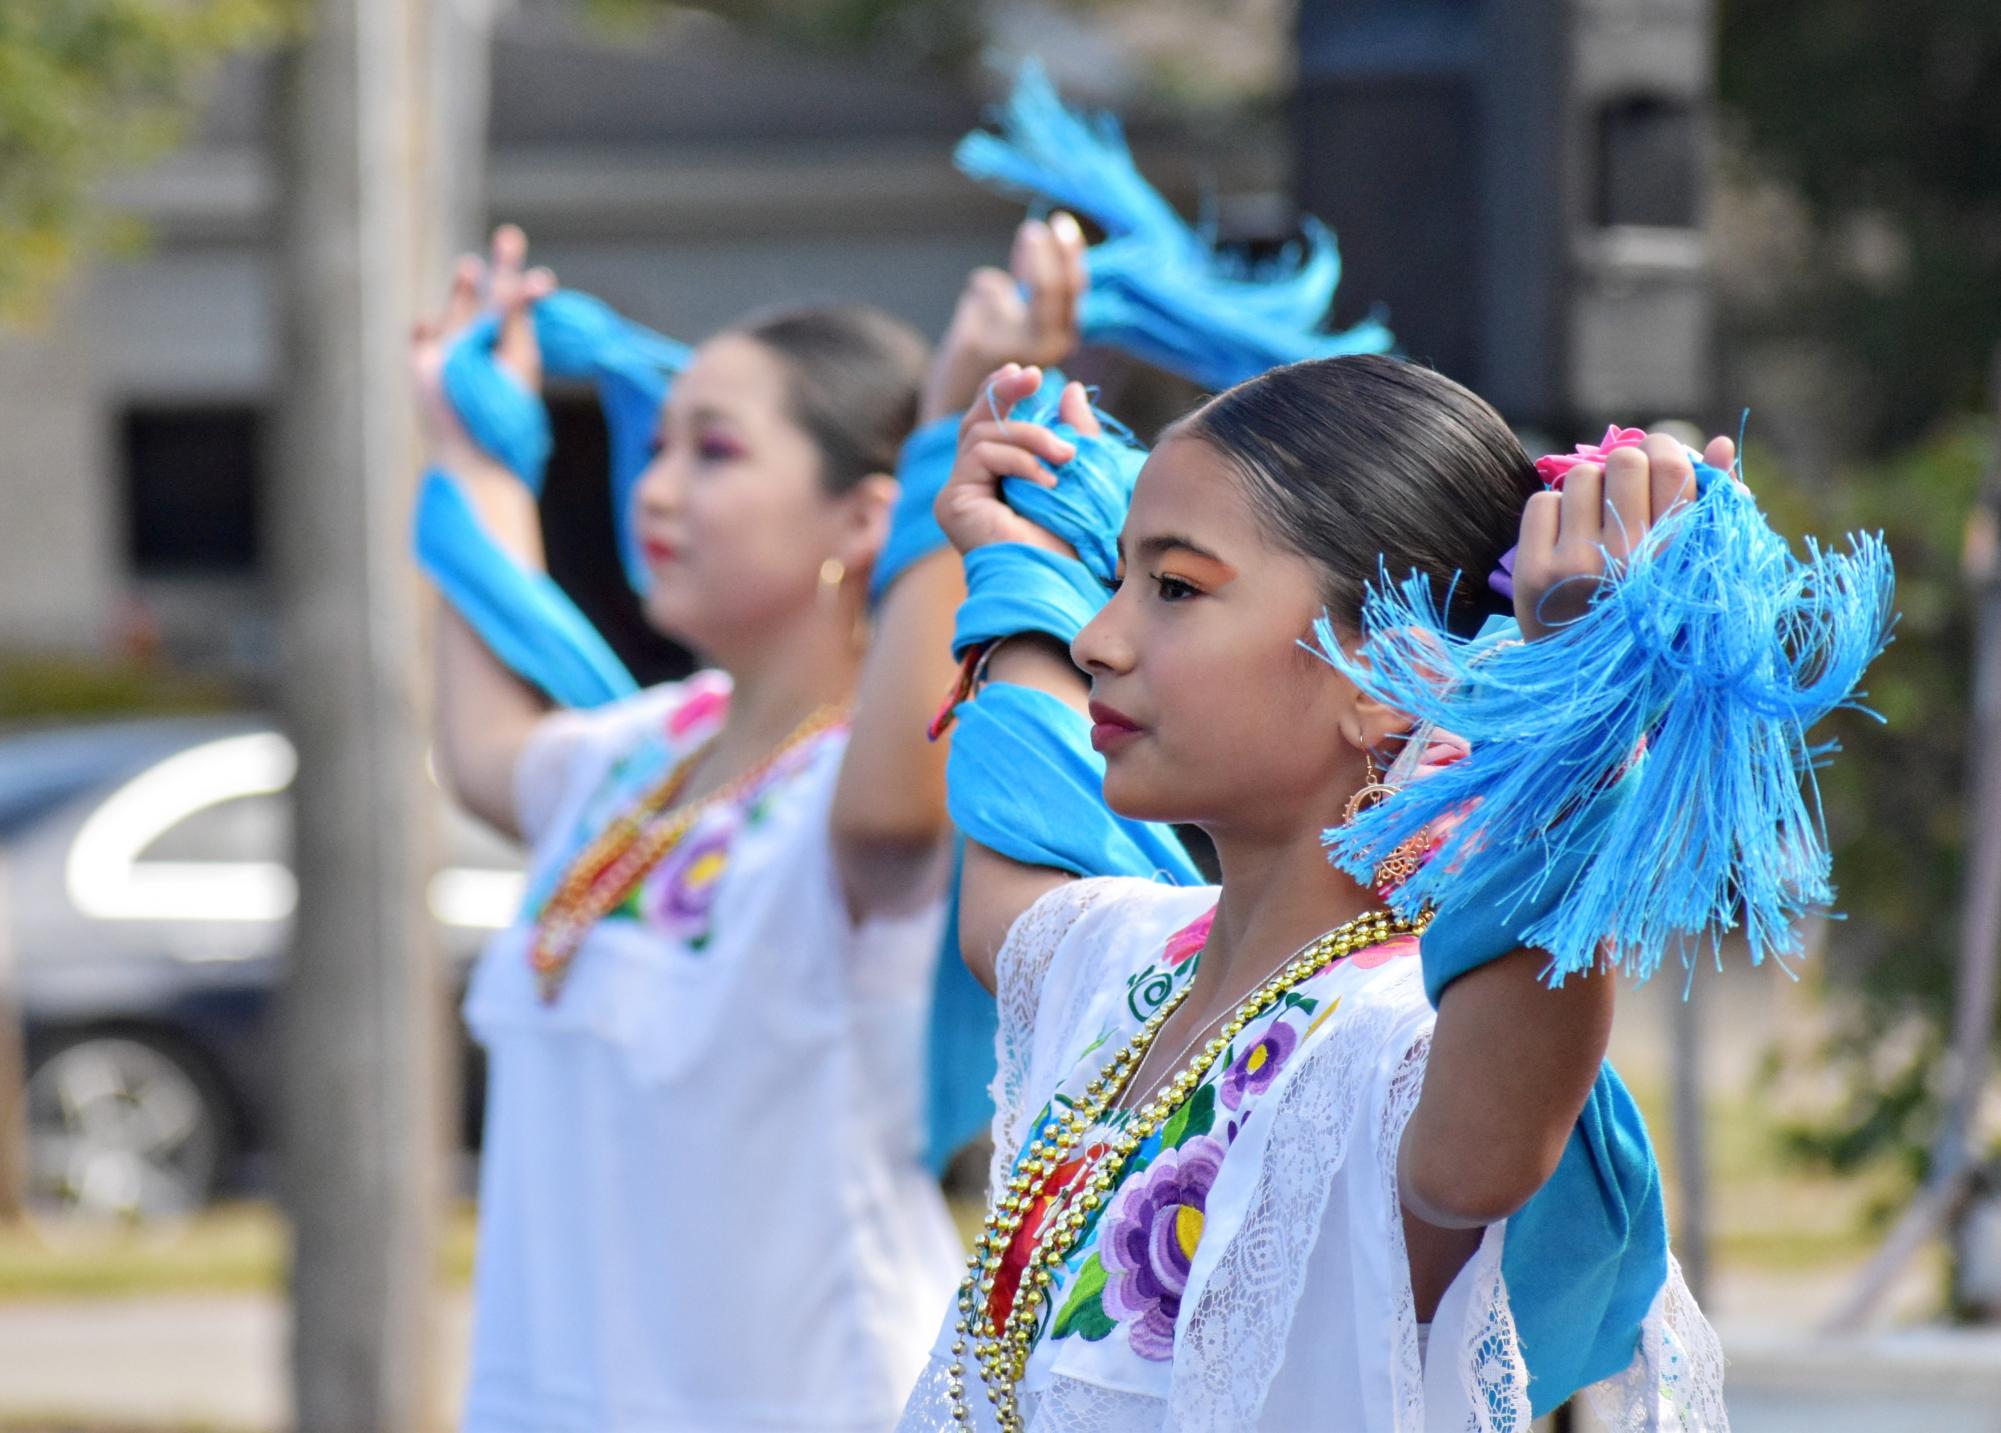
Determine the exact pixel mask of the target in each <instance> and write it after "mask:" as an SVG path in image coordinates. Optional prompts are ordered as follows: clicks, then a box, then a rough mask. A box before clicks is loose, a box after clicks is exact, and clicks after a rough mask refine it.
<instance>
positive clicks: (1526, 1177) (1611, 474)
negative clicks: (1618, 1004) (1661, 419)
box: [1398, 438, 1733, 1278]
mask: <svg viewBox="0 0 2001 1433" xmlns="http://www.w3.org/2000/svg"><path fill="white" fill-rule="evenodd" d="M1732 456H1733V453H1732V447H1731V444H1730V442H1729V440H1727V439H1722V438H1719V439H1717V440H1715V441H1714V442H1712V443H1711V444H1710V446H1709V451H1708V452H1707V453H1706V454H1705V455H1704V460H1705V461H1706V462H1709V463H1710V464H1712V465H1713V466H1716V467H1719V468H1725V469H1727V468H1728V467H1729V466H1730V462H1731V458H1732ZM1694 493H1695V472H1694V468H1693V466H1692V465H1691V464H1690V462H1689V460H1688V455H1687V453H1686V452H1685V451H1684V450H1683V448H1682V446H1681V444H1679V443H1676V442H1674V441H1672V440H1670V439H1666V438H1650V439H1648V440H1647V443H1646V444H1645V445H1644V446H1643V447H1639V448H1629V449H1623V450H1620V451H1618V452H1615V453H1613V454H1612V455H1611V456H1610V458H1609V460H1608V461H1607V463H1606V464H1605V466H1604V467H1603V468H1602V469H1600V468H1599V467H1596V466H1593V465H1579V466H1578V467H1575V468H1572V469H1571V470H1570V472H1569V474H1568V476H1567V477H1566V478H1565V480H1564V487H1563V491H1562V492H1561V493H1560V494H1559V493H1555V492H1549V493H1539V494H1537V495H1536V496H1535V497H1533V498H1531V499H1530V500H1529V504H1528V508H1527V510H1526V512H1525V513H1524V514H1523V517H1522V534H1521V536H1522V541H1521V547H1520V549H1519V551H1518V554H1517V557H1516V560H1515V607H1516V615H1517V618H1518V619H1519V621H1520V625H1521V627H1522V630H1523V632H1524V633H1525V634H1526V635H1528V636H1529V637H1530V639H1531V640H1534V639H1537V638H1540V637H1543V636H1545V635H1547V634H1548V633H1549V632H1551V631H1553V630H1555V629H1556V628H1558V627H1560V626H1561V625H1563V624H1564V623H1565V622H1567V621H1569V620H1572V619H1574V618H1575V617H1577V616H1578V615H1580V614H1581V613H1582V612H1583V611H1584V610H1585V608H1586V607H1587V606H1588V605H1589V602H1590V600H1591V594H1592V592H1593V591H1594V590H1595V587H1596V584H1597V582H1598V581H1599V580H1601V579H1602V578H1603V577H1604V575H1605V572H1606V568H1607V565H1608V563H1617V562H1619V561H1621V560H1623V559H1624V558H1625V557H1627V556H1628V555H1629V554H1630V553H1631V552H1632V551H1633V549H1634V548H1635V547H1637V546H1638V545H1639V544H1640V542H1641V541H1642V540H1643V538H1644V537H1645V535H1646V533H1647V531H1648V530H1649V529H1650V528H1651V527H1652V526H1653V524H1654V523H1656V522H1658V521H1659V520H1660V519H1661V518H1662V517H1664V516H1666V514H1667V513H1668V512H1669V511H1670V510H1671V509H1673V508H1674V507H1675V506H1677V505H1678V504H1680V503H1683V502H1685V501H1688V500H1689V499H1690V498H1692V497H1693V496H1694ZM1548 960H1549V958H1548V956H1547V954H1546V953H1544V952H1542V951H1539V950H1532V949H1524V950H1517V951H1514V952H1513V953H1512V954H1507V955H1503V956H1501V957H1500V958H1498V959H1496V960H1493V961H1490V962H1488V963H1487V964H1485V965H1482V966H1479V967H1478V968H1476V969H1474V970H1471V971H1469V972H1468V973H1467V974H1465V975H1462V976H1460V977H1459V978H1458V979H1457V980H1454V981H1453V982H1452V983H1451V984H1450V985H1448V986H1447V987H1446V988H1445V991H1444V993H1443V995H1442V996H1441V997H1440V999H1439V1008H1438V1020H1437V1024H1436V1027H1435V1028H1434V1031H1433V1034H1432V1041H1431V1053H1430V1057H1429V1061H1428V1064H1427V1067H1426V1071H1425V1078H1424V1088H1423V1092H1422V1093H1421V1095H1420V1096H1419V1099H1418V1104H1417V1108H1416V1109H1415V1111H1413V1112H1412V1115H1411V1118H1410V1122H1409V1124H1408V1125H1407V1126H1406V1127H1405V1129H1404V1135H1403V1143H1402V1147H1401V1150H1400V1153H1399V1160H1398V1167H1399V1172H1400V1182H1401V1187H1402V1192H1403V1202H1404V1207H1405V1208H1406V1209H1407V1210H1408V1211H1409V1212H1410V1214H1411V1215H1413V1216H1414V1217H1415V1218H1417V1219H1419V1220H1421V1221H1423V1222H1424V1223H1426V1224H1428V1225H1431V1226H1433V1227H1435V1228H1442V1229H1466V1228H1473V1227H1477V1226H1480V1225H1484V1224H1491V1223H1493V1222H1495V1221H1497V1220H1500V1219H1505V1218H1506V1217H1508V1216H1509V1215H1510V1214H1513V1213H1514V1212H1515V1211H1516V1210H1517V1209H1519V1208H1521V1207H1522V1205H1524V1204H1526V1203H1527V1202H1528V1201H1529V1199H1530V1198H1531V1197H1532V1196H1533V1195H1534V1194H1535V1192H1536V1191H1537V1190H1538V1189H1540V1188H1541V1187H1542V1186H1543V1184H1544V1183H1545V1182H1546V1181H1547V1180H1548V1179H1549V1177H1550V1175H1551V1174H1553V1173H1554V1172H1555V1170H1556V1165H1557V1161H1558V1160H1559V1159H1561V1158H1562V1156H1563V1150H1564V1146H1565V1144H1566V1143H1567V1142H1568V1141H1569V1138H1570V1132H1571V1129H1572V1128H1573V1127H1574V1126H1575V1124H1576V1122H1577V1117H1578V1115H1579V1113H1580V1112H1581V1111H1582V1110H1583V1108H1584V1102H1585V1100H1586V1099H1587V1098H1589V1096H1590V1093H1591V1087H1592V1085H1593V1083H1594V1082H1595V1081H1596V1080H1597V1078H1598V1071H1599V1068H1600V1066H1601V1065H1602V1064H1603V1063H1604V1059H1605V1049H1606V1045H1607V1043H1608V1041H1609V1040H1610V1038H1611V1031H1612V1008H1613V1000H1614V993H1615V987H1614V984H1613V977H1612V975H1611V974H1610V973H1609V972H1606V971H1599V972H1593V973H1592V974H1590V975H1589V976H1586V977H1574V978H1572V979H1571V980H1568V981H1566V982H1565V983H1564V985H1563V986H1562V987H1561V988H1560V989H1555V990H1552V989H1550V988H1548V987H1547V986H1545V985H1544V984H1543V983H1542V979H1541V976H1542V972H1543V971H1544V969H1545V968H1546V967H1547V965H1548ZM1412 1247H1413V1259H1412V1273H1413V1278H1417V1277H1418V1276H1419V1274H1420V1272H1421V1271H1420V1268H1419V1260H1418V1253H1417V1245H1416V1244H1415V1243H1414V1244H1413V1246H1412Z"/></svg>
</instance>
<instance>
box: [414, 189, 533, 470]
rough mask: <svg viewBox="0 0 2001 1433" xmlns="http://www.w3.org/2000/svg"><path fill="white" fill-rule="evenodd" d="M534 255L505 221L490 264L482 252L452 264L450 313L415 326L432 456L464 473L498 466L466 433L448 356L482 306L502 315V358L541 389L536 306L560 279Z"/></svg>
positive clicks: (498, 353)
mask: <svg viewBox="0 0 2001 1433" xmlns="http://www.w3.org/2000/svg"><path fill="white" fill-rule="evenodd" d="M527 257H528V239H527V236H526V235H524V234H523V233H522V232H521V230H519V229H518V228H516V227H515V226H514V225H512V224H504V225H502V226H501V227H500V228H499V229H496V230H495V231H494V235H493V263H492V267H491V269H490V270H489V269H488V267H487V266H486V265H484V264H482V263H481V262H480V261H479V259H478V257H477V256H476V255H472V254H466V255H463V256H461V257H460V259H459V261H458V262H457V263H456V264H455V265H453V267H452V283H451V291H450V293H449V294H448V295H447V297H446V299H445V307H444V311H443V312H442V313H440V314H438V315H437V316H436V317H433V318H427V319H420V320H418V322H417V323H416V324H415V326H414V327H413V328H412V330H411V335H410V368H411V374H412V377H413V379H414V381H415V386H416V391H417V411H418V415H419V418H420V421H421V425H422V431H423V437H424V447H425V451H426V456H427V459H428V461H429V462H431V463H433V464H436V465H437V466H440V467H443V468H445V469H447V470H449V471H451V472H455V473H458V474H460V475H461V476H471V474H472V473H473V472H475V471H477V470H481V469H485V468H490V467H493V466H495V464H494V462H493V460H492V459H491V458H490V457H488V456H487V455H486V454H485V453H483V452H481V451H480V449H479V447H478V445H477V444H475V443H474V442H473V440H472V437H471V435H470V434H468V433H467V432H466V431H465V427H464V425H463V424H461V423H460V422H459V419H458V414H456V413H455V412H453V411H452V405H451V402H450V401H449V400H448V399H447V398H446V396H445V391H444V371H445V358H446V355H448V354H449V353H450V352H451V348H452V345H453V344H454V343H456V342H457V341H458V339H459V336H460V335H461V334H462V333H464V332H465V330H466V328H467V326H468V325H470V324H471V323H472V322H473V320H475V319H476V318H478V317H479V316H480V314H481V312H482V311H483V310H486V309H492V310H494V311H497V312H498V313H499V314H500V334H499V337H498V339H497V340H496V342H495V346H494V357H495V359H496V360H497V361H498V362H499V363H500V364H501V366H502V367H503V368H505V369H507V370H508V372H510V373H511V374H512V375H513V376H514V377H515V379H516V380H518V381H519V382H520V384H521V386H522V387H524V388H526V389H527V390H528V391H529V392H530V393H537V392H539V391H540V390H541V387H542V351H541V348H540V347H539V345H537V343H536V341H535V325H534V322H533V319H532V316H531V310H532V309H533V307H534V305H535V304H536V303H538V302H539V301H540V300H542V299H544V298H547V297H548V296H549V295H550V294H552V293H554V292H555V291H556V277H555V275H554V274H552V273H550V272H549V271H548V270H547V269H528V268H527V267H526V263H527Z"/></svg>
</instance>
